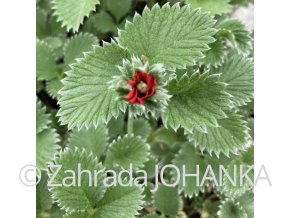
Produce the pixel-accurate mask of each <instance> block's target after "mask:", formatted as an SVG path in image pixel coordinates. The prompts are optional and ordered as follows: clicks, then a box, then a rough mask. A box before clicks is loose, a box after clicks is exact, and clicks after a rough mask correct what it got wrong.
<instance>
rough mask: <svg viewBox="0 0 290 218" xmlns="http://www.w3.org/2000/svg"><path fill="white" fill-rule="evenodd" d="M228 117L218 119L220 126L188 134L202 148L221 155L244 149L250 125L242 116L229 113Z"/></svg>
mask: <svg viewBox="0 0 290 218" xmlns="http://www.w3.org/2000/svg"><path fill="white" fill-rule="evenodd" d="M227 115H228V117H227V118H224V119H220V120H218V126H216V127H214V126H212V127H208V128H207V132H206V133H203V132H199V131H194V132H192V133H189V134H188V138H189V140H190V141H194V142H196V145H198V146H199V147H200V149H201V150H205V149H206V150H207V151H208V152H209V153H212V152H214V153H215V154H217V155H219V154H220V153H224V154H226V155H228V154H229V153H230V152H231V153H237V152H238V151H239V150H243V149H244V148H245V145H246V143H247V140H248V139H249V133H248V127H247V125H246V122H245V121H244V120H242V118H241V116H240V115H238V114H234V113H228V114H227Z"/></svg>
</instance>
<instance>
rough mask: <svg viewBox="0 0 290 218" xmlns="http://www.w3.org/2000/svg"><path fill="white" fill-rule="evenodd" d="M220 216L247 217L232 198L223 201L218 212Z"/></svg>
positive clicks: (224, 217) (226, 217)
mask: <svg viewBox="0 0 290 218" xmlns="http://www.w3.org/2000/svg"><path fill="white" fill-rule="evenodd" d="M218 215H219V217H220V218H247V214H246V212H245V210H244V209H243V208H242V207H241V206H240V205H239V204H238V203H236V202H234V201H233V200H230V199H228V200H227V201H225V202H223V204H222V205H221V207H220V210H219V212H218Z"/></svg>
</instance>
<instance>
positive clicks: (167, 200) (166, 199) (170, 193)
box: [154, 185, 180, 217]
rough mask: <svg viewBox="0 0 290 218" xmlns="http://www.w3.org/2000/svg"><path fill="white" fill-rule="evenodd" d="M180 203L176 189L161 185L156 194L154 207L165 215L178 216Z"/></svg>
mask: <svg viewBox="0 0 290 218" xmlns="http://www.w3.org/2000/svg"><path fill="white" fill-rule="evenodd" d="M179 205H180V201H179V196H178V191H177V189H176V188H173V187H168V186H165V185H160V186H159V187H158V189H157V191H156V192H155V194H154V206H155V207H156V209H157V210H159V211H160V212H162V213H163V214H166V215H170V216H174V217H175V216H176V215H177V212H178V209H179Z"/></svg>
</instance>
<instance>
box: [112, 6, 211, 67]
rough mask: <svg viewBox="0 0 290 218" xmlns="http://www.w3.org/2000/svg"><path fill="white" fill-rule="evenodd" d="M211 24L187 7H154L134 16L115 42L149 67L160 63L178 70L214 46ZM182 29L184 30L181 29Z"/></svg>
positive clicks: (206, 15)
mask: <svg viewBox="0 0 290 218" xmlns="http://www.w3.org/2000/svg"><path fill="white" fill-rule="evenodd" d="M213 25H214V20H213V19H212V18H211V17H210V16H209V15H208V14H202V13H201V12H200V11H199V10H193V9H191V8H190V7H189V6H185V7H180V5H179V4H175V5H174V6H172V7H170V6H169V4H166V5H164V6H163V7H162V8H160V7H159V6H158V4H156V5H155V6H154V7H153V8H152V9H151V10H149V9H148V8H145V9H144V11H143V14H142V16H140V15H138V14H136V15H135V17H134V19H133V22H132V23H130V22H127V23H126V26H125V30H124V31H121V32H120V36H119V39H118V40H119V42H120V44H121V45H122V46H124V47H126V48H128V49H129V51H130V52H131V53H132V54H134V55H137V56H141V55H145V56H146V57H148V59H149V62H150V64H157V63H163V65H164V66H165V67H166V68H167V69H174V68H182V67H184V66H185V65H187V64H194V62H195V61H196V60H198V59H200V58H202V57H203V52H204V51H206V50H208V49H209V46H208V44H210V43H212V42H214V38H213V37H212V35H213V34H214V33H215V29H214V28H213ZM185 26H186V28H185Z"/></svg>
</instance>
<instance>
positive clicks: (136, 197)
mask: <svg viewBox="0 0 290 218" xmlns="http://www.w3.org/2000/svg"><path fill="white" fill-rule="evenodd" d="M141 193H142V190H141V188H139V187H135V186H131V187H121V186H117V187H110V188H108V190H107V191H106V193H105V196H104V197H103V199H102V200H101V201H99V202H98V204H97V206H96V208H95V210H92V212H90V213H88V212H78V213H73V214H70V215H67V216H65V218H96V217H97V218H116V217H118V218H134V217H135V216H136V215H137V214H138V210H140V209H141V205H142V198H143V196H142V194H141Z"/></svg>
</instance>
